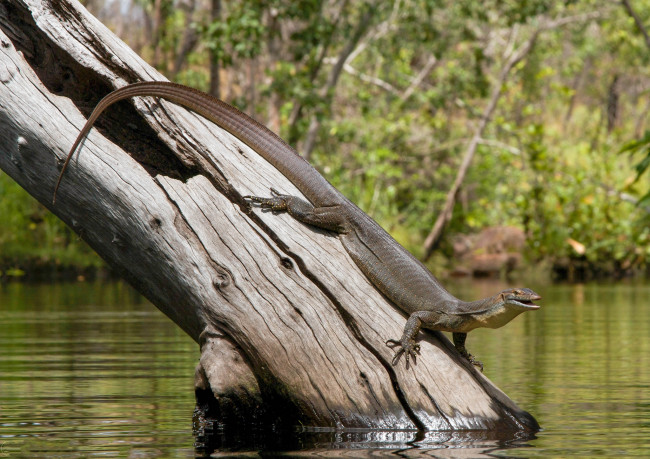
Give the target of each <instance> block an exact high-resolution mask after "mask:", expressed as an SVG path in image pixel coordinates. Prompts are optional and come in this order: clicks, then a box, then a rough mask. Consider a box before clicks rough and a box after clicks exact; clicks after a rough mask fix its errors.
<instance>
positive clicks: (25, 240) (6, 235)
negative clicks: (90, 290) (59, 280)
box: [0, 172, 103, 277]
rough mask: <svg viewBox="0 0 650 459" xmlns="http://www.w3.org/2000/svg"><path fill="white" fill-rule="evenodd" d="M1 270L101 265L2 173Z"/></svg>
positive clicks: (11, 272)
mask: <svg viewBox="0 0 650 459" xmlns="http://www.w3.org/2000/svg"><path fill="white" fill-rule="evenodd" d="M0 215H2V218H1V219H0V270H2V271H3V274H4V275H5V276H11V277H16V276H20V275H22V274H24V271H25V270H27V269H35V268H48V267H49V268H53V269H57V268H66V267H75V268H82V269H83V268H89V267H99V266H102V264H103V263H102V261H101V260H100V259H99V257H98V256H97V255H96V254H95V253H94V252H93V251H92V250H90V248H88V246H87V245H86V244H85V243H84V242H83V241H81V240H80V239H79V238H78V237H77V236H76V235H75V234H74V233H73V232H72V231H71V230H70V229H69V228H67V227H66V226H65V225H64V224H63V222H62V221H60V220H59V219H58V218H56V217H55V216H54V215H53V214H51V213H50V212H48V211H47V209H45V207H43V206H42V205H40V204H39V203H38V202H37V201H36V200H35V199H34V198H32V197H31V196H29V195H28V194H27V192H25V191H24V190H23V189H22V188H21V187H20V186H19V185H18V184H17V183H15V182H14V181H13V180H11V179H10V178H9V177H8V176H7V175H6V174H4V173H2V172H0Z"/></svg>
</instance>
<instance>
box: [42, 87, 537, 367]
mask: <svg viewBox="0 0 650 459" xmlns="http://www.w3.org/2000/svg"><path fill="white" fill-rule="evenodd" d="M136 96H153V97H160V98H162V99H166V100H169V101H171V102H174V103H177V104H179V105H182V106H184V107H187V108H189V109H191V110H193V111H195V112H197V113H198V114H200V115H202V116H204V117H206V118H207V119H209V120H210V121H212V122H214V123H215V124H216V125H218V126H219V127H221V128H223V129H225V130H226V131H228V132H229V133H230V134H232V135H234V136H235V137H237V138H238V139H239V140H241V141H242V142H244V143H245V144H246V145H248V146H249V147H251V148H252V149H253V150H254V151H256V152H257V153H258V154H259V155H260V156H262V157H263V158H264V159H265V160H267V161H268V162H270V163H271V164H272V165H273V166H274V167H276V168H277V169H278V170H279V171H280V172H281V173H282V174H283V175H284V176H285V177H286V178H288V179H289V180H290V181H291V182H292V183H293V184H294V185H295V186H296V187H297V188H298V189H299V190H300V191H301V192H302V193H303V194H304V195H305V197H306V198H307V199H308V201H309V202H308V201H305V200H304V199H301V198H298V197H295V196H288V195H282V194H280V193H278V192H277V191H275V190H272V196H271V197H270V198H263V197H257V196H247V197H246V198H247V199H248V200H249V201H250V202H253V203H257V204H258V205H260V206H261V207H264V208H268V209H272V210H274V211H278V212H283V211H286V212H288V213H289V214H290V215H292V216H293V217H294V218H296V219H297V220H299V221H301V222H303V223H307V224H309V225H314V226H317V227H319V228H324V229H327V230H330V231H334V232H336V233H338V234H339V237H340V240H341V242H342V243H343V246H344V247H345V249H346V250H347V252H348V253H349V254H350V256H351V257H352V259H353V260H354V262H355V263H356V264H357V266H358V267H359V268H360V269H361V271H363V273H364V274H365V275H366V276H367V277H368V279H370V281H371V282H372V283H373V284H374V285H375V286H376V287H377V288H378V289H379V290H380V291H381V292H382V293H384V294H385V295H386V296H387V297H388V298H389V299H390V300H391V301H392V302H393V303H395V305H396V306H398V307H399V308H400V309H402V310H403V311H405V312H406V313H408V314H409V315H410V317H409V319H408V321H407V323H406V327H405V329H404V333H403V335H402V338H401V339H400V340H399V341H396V340H389V341H387V343H386V344H387V345H388V346H389V347H391V348H393V349H396V352H395V356H394V357H393V365H397V363H398V362H399V360H400V358H401V356H402V355H405V360H406V366H407V368H408V366H409V361H410V359H411V358H412V359H413V361H414V362H415V358H416V355H417V354H418V353H419V350H420V348H419V345H418V344H416V343H415V338H416V336H417V334H418V332H419V330H420V328H421V327H424V328H429V329H432V330H443V331H448V332H452V333H454V343H455V345H456V348H457V349H458V350H459V352H460V353H461V354H462V355H463V356H464V357H465V358H467V359H468V360H469V361H470V362H471V363H473V364H476V363H477V362H476V361H475V360H473V357H471V355H470V354H469V353H468V352H467V350H466V349H465V345H464V343H465V337H466V334H467V332H468V331H470V330H473V329H474V328H477V327H489V328H497V327H501V326H503V325H505V324H506V323H507V322H509V321H510V320H512V319H513V318H514V317H515V316H517V315H518V314H520V313H521V312H524V311H526V310H532V309H538V308H539V306H537V305H535V304H533V303H532V301H535V300H537V299H539V298H540V296H539V295H537V294H536V293H534V292H533V291H532V290H529V289H511V290H505V291H503V292H501V293H499V294H498V295H495V296H494V297H490V298H486V299H484V300H479V301H474V302H464V301H461V300H459V299H458V298H456V297H454V296H453V295H452V294H450V293H449V292H448V291H447V290H446V289H445V288H444V287H443V286H442V285H441V284H440V282H439V281H438V280H437V279H436V278H435V277H434V276H433V274H431V272H430V271H429V270H428V269H427V268H426V267H425V266H424V265H423V264H422V263H421V262H420V261H419V260H418V259H417V258H415V257H414V256H413V255H412V254H411V253H410V252H409V251H407V250H406V249H405V248H404V247H402V246H401V245H400V244H398V243H397V242H396V241H395V240H394V239H393V238H392V237H391V236H390V235H389V234H388V233H387V232H386V231H384V230H383V229H382V228H381V227H380V226H379V225H378V224H377V223H376V222H375V221H374V220H373V219H371V218H370V217H369V216H368V215H366V214H365V213H364V212H363V211H362V210H361V209H359V208H358V207H357V206H356V205H354V204H353V203H352V202H351V201H349V200H348V199H347V198H345V197H344V196H343V195H342V194H341V193H339V192H338V191H337V190H336V189H335V188H334V187H333V186H332V185H331V184H330V183H329V182H328V181H327V180H325V179H324V178H323V177H322V176H321V175H320V174H319V173H318V171H316V169H314V168H313V167H312V166H311V165H309V163H307V162H306V161H305V160H304V159H303V158H301V157H300V156H299V155H298V154H297V153H296V151H295V150H294V149H293V148H291V147H290V146H289V145H287V144H286V143H285V142H284V141H283V140H282V139H280V138H279V137H278V136H277V135H275V134H274V133H273V132H271V131H269V130H268V129H267V128H266V127H264V126H262V125H261V124H259V123H258V122H256V121H255V120H253V119H252V118H250V117H249V116H248V115H246V114H244V113H242V112H240V111H239V110H237V109H236V108H234V107H231V106H230V105H228V104H226V103H225V102H223V101H221V100H219V99H217V98H215V97H212V96H210V95H208V94H205V93H203V92H201V91H197V90H195V89H192V88H188V87H185V86H181V85H178V84H174V83H168V82H142V83H135V84H132V85H128V86H125V87H123V88H120V89H117V90H115V91H113V92H111V93H110V94H108V95H107V96H106V97H104V98H103V99H102V100H101V101H100V102H99V104H97V107H95V110H93V113H92V114H91V115H90V117H89V118H88V121H87V122H86V124H85V126H84V127H83V129H82V130H81V132H80V133H79V136H78V137H77V140H76V141H75V143H74V144H73V146H72V148H71V149H70V152H69V153H68V156H67V158H66V161H65V163H64V165H63V168H62V169H61V174H60V175H59V180H58V182H57V184H56V187H55V189H54V195H53V202H55V201H56V192H57V190H58V188H59V185H60V184H61V180H62V178H63V174H64V172H65V170H66V169H67V167H68V164H69V162H70V159H71V158H72V156H73V155H74V152H75V150H76V149H77V147H78V146H79V143H80V142H81V140H82V139H83V138H84V137H85V136H86V135H87V134H88V132H89V131H90V129H91V128H92V126H93V123H94V122H95V120H96V119H97V118H98V117H99V115H100V114H101V113H102V112H103V111H104V110H105V109H106V108H108V107H109V106H110V105H112V104H113V103H115V102H117V101H119V100H122V99H127V98H130V97H136Z"/></svg>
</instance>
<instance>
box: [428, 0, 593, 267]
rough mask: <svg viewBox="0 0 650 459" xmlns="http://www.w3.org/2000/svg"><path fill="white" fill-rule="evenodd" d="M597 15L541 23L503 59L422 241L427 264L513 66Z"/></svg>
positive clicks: (449, 215)
mask: <svg viewBox="0 0 650 459" xmlns="http://www.w3.org/2000/svg"><path fill="white" fill-rule="evenodd" d="M600 14H601V12H600V11H594V12H590V13H587V14H581V15H576V16H568V17H563V18H559V19H555V20H548V21H544V22H543V24H542V25H540V26H539V27H538V28H536V29H535V30H534V31H533V32H532V33H531V36H530V37H529V38H528V40H526V41H525V42H524V43H523V44H522V45H520V46H519V48H517V49H516V50H514V51H512V52H509V53H508V56H506V60H505V63H504V64H503V67H502V68H501V71H500V72H499V76H498V78H497V79H496V81H495V82H494V84H493V86H492V92H491V94H490V100H489V101H488V103H487V105H486V106H485V108H484V109H483V114H482V115H481V119H480V120H479V122H478V125H477V126H476V128H475V129H474V134H473V136H472V138H471V140H470V141H469V144H468V145H467V148H466V150H465V154H464V155H463V159H462V161H461V164H460V167H459V168H458V172H457V173H456V178H455V180H454V183H453V184H452V186H451V188H450V190H449V192H448V193H447V198H446V199H445V204H444V206H443V208H442V211H441V212H440V214H439V215H438V218H437V219H436V221H435V223H434V224H433V228H432V229H431V232H430V233H429V234H428V235H427V238H426V239H425V241H424V260H428V259H429V257H430V256H431V254H432V253H433V251H434V250H435V249H436V247H437V246H438V243H439V242H440V239H441V238H442V234H443V232H444V229H445V227H446V226H447V223H449V221H450V220H451V216H452V213H453V210H454V205H455V204H456V195H457V194H458V190H460V187H461V186H462V184H463V181H464V180H465V175H467V171H468V170H469V167H470V165H471V163H472V160H473V159H474V154H475V153H476V147H477V146H478V145H479V143H480V141H481V138H482V137H483V134H484V132H485V129H486V128H487V126H488V124H489V123H490V121H491V119H492V115H493V114H494V111H495V109H496V107H497V104H498V102H499V99H500V98H501V94H502V90H503V85H504V84H505V83H506V81H507V80H508V77H509V76H510V72H511V71H512V69H513V68H514V67H515V65H517V64H518V63H519V62H521V60H522V59H524V58H525V57H526V56H527V55H528V53H530V51H531V50H532V49H533V47H534V46H535V43H536V41H537V38H538V37H539V35H540V34H541V33H542V32H543V31H545V30H550V29H554V28H557V27H561V26H564V25H566V24H571V23H573V22H578V21H585V20H590V19H594V18H597V17H599V16H600Z"/></svg>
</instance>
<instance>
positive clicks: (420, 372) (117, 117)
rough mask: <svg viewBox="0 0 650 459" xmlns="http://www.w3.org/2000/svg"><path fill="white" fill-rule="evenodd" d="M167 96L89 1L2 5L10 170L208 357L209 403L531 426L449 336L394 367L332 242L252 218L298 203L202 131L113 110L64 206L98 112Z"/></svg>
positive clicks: (433, 425)
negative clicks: (132, 86)
mask: <svg viewBox="0 0 650 459" xmlns="http://www.w3.org/2000/svg"><path fill="white" fill-rule="evenodd" d="M153 79H162V76H161V75H160V74H159V73H157V72H156V71H155V70H153V69H152V68H151V67H149V66H148V65H147V64H146V63H145V62H143V61H142V60H141V59H140V58H139V57H138V56H137V55H135V54H134V53H133V51H132V50H130V49H129V48H128V47H127V46H126V45H125V44H124V43H123V42H121V41H120V40H119V39H118V38H116V37H115V36H114V35H113V34H112V33H111V32H110V31H109V30H108V29H106V28H105V27H104V26H103V25H102V24H100V23H99V22H98V21H97V20H96V19H95V18H93V17H92V16H90V15H89V14H88V13H87V12H86V11H85V10H84V9H83V7H81V6H80V5H79V4H78V2H76V1H72V0H56V1H54V0H52V1H37V0H0V168H2V169H3V170H4V171H5V172H6V173H7V174H9V175H10V176H11V177H12V178H13V179H14V180H16V181H17V182H18V183H19V184H20V185H21V186H22V187H24V188H25V189H26V190H27V191H28V192H29V193H30V194H32V195H33V196H34V197H35V198H36V199H38V200H39V201H40V202H41V203H43V204H44V205H45V206H47V207H48V208H49V209H50V210H52V211H53V212H54V213H55V214H56V215H57V216H59V217H60V218H61V219H63V220H64V221H65V222H66V223H67V224H68V225H70V227H72V228H73V229H74V230H75V231H76V232H77V233H78V234H79V235H80V236H81V237H82V238H83V239H84V240H86V241H87V242H88V243H89V244H90V245H91V246H92V247H93V248H94V249H95V250H96V251H97V252H98V253H99V254H100V255H101V256H102V257H103V258H104V259H105V260H106V261H107V262H108V263H109V264H110V265H111V266H112V267H113V268H115V269H116V270H118V271H119V272H120V273H122V274H123V275H124V277H125V278H126V279H127V280H128V281H129V282H131V283H132V284H133V285H134V286H135V287H136V288H137V289H138V290H139V291H140V292H142V293H143V294H144V295H145V296H146V297H147V298H148V299H149V300H151V301H152V303H154V304H155V305H156V306H157V307H158V308H159V309H160V310H161V311H163V312H164V313H165V314H166V315H167V316H169V317H170V318H171V319H172V320H173V321H174V322H175V323H176V324H178V325H179V326H180V327H182V328H183V329H184V330H185V331H186V332H187V333H188V334H189V335H190V336H191V337H192V338H193V339H194V340H196V341H197V342H200V343H201V344H202V356H201V361H200V365H199V371H198V378H197V384H198V385H199V386H200V387H204V388H208V389H211V390H212V391H213V392H214V393H215V395H217V396H220V397H227V396H229V395H230V396H233V397H234V398H235V399H236V398H237V396H238V394H239V395H241V394H247V395H245V396H244V398H245V397H249V400H250V398H252V399H253V400H257V401H259V403H261V404H265V403H271V401H273V402H274V403H278V402H280V404H281V405H282V406H285V407H287V409H286V413H289V412H291V413H298V415H297V416H298V418H299V419H300V420H301V421H302V422H303V423H306V424H311V425H319V426H336V427H370V428H387V429H412V428H415V427H424V428H426V429H433V430H440V429H441V430H455V429H495V428H512V429H518V428H534V427H535V425H536V424H535V422H534V420H533V419H532V417H530V415H529V414H527V413H526V412H524V411H522V410H521V409H520V408H518V407H517V406H516V405H515V404H514V403H513V402H512V401H511V400H510V399H509V398H508V397H507V396H505V395H504V394H503V393H502V392H501V391H499V390H498V389H497V388H496V387H494V386H493V385H492V383H490V382H489V381H488V380H487V379H486V378H485V377H484V376H483V375H481V374H480V373H478V372H477V371H476V370H475V369H474V368H473V367H471V366H470V365H468V364H467V363H466V362H465V361H463V360H461V359H460V358H459V356H458V354H457V353H456V351H455V350H454V349H453V346H451V345H450V343H449V341H448V340H447V339H446V338H444V337H442V335H441V334H438V333H427V334H426V335H425V336H423V340H422V342H421V344H422V356H421V358H420V359H419V362H418V365H417V366H415V367H414V368H411V369H409V370H406V369H405V367H404V365H403V363H402V364H401V365H400V366H399V367H396V368H393V367H392V366H391V365H390V364H389V362H390V359H391V357H392V355H391V354H392V352H391V350H390V349H388V348H387V347H386V346H385V345H384V342H385V340H386V339H387V338H397V337H399V336H400V334H401V331H402V328H403V326H404V322H405V318H404V317H403V315H402V314H401V313H400V312H399V311H398V310H397V309H396V308H395V307H394V306H393V305H391V304H390V303H388V302H387V301H386V300H385V299H384V298H383V296H382V295H381V294H380V293H379V292H378V291H377V290H376V289H375V288H374V287H373V286H372V285H371V284H370V283H369V282H368V280H367V279H366V278H365V277H364V276H363V274H362V273H361V272H360V271H359V270H358V269H357V268H356V266H355V265H354V264H353V262H352V261H351V260H350V258H349V257H348V255H347V254H346V253H345V251H344V249H343V247H342V246H341V244H340V243H339V241H338V239H337V238H336V237H333V236H332V235H330V234H327V233H325V232H323V231H318V230H315V229H314V228H310V227H307V226H304V225H301V224H300V223H297V222H295V221H293V220H292V219H291V218H290V217H288V216H286V215H272V214H270V213H264V212H261V211H259V210H258V209H254V210H250V209H247V208H246V206H245V205H244V204H243V200H242V198H241V197H242V196H244V195H247V194H257V195H265V194H267V193H268V190H269V188H270V187H271V186H273V187H275V188H277V189H279V190H281V191H282V192H286V193H290V194H300V193H299V192H298V191H297V190H296V189H295V188H294V187H293V186H292V185H291V184H290V183H289V182H288V181H287V180H286V179H285V178H284V177H283V176H282V175H281V174H279V173H278V172H277V171H276V170H275V169H274V168H273V167H271V166H270V165H269V164H268V163H266V162H265V161H264V160H262V159H261V158H260V157H259V156H258V155H257V154H256V153H255V152H253V151H252V150H250V149H249V148H248V147H246V146H245V145H243V144H241V143H240V142H239V141H237V140H236V139H234V138H233V137H231V136H230V135H228V134H227V133H224V132H223V131H221V130H220V129H218V128H217V127H216V126H214V125H212V124H211V123H210V122H208V121H206V120H204V119H203V118H201V117H199V116H198V115H195V114H193V113H191V112H188V111H186V110H184V109H182V108H180V107H177V106H175V105H173V104H171V103H166V102H160V101H156V100H153V99H136V100H134V101H132V102H123V103H121V104H120V105H119V106H115V107H112V108H111V109H109V112H112V114H110V113H107V115H106V116H104V117H103V119H102V120H101V121H100V123H99V126H100V129H93V130H92V131H91V133H90V135H89V137H88V139H87V140H86V142H85V143H84V144H83V145H82V147H81V150H80V152H79V154H78V155H77V156H76V158H75V160H74V161H73V162H72V163H71V167H70V168H69V169H68V173H67V174H66V177H65V179H64V182H63V184H62V187H61V189H60V190H59V194H58V197H57V203H56V205H52V204H51V199H52V191H53V187H54V183H55V180H56V178H57V175H58V173H59V170H60V167H61V164H62V159H63V158H64V156H65V154H66V153H67V151H68V148H69V147H70V146H71V145H72V143H73V141H74V139H75V137H76V135H77V134H78V132H79V130H80V128H81V127H82V125H83V123H84V120H85V118H86V116H88V114H89V112H90V110H91V109H92V107H93V106H94V105H95V103H96V102H97V101H98V100H99V98H101V97H102V96H103V95H105V94H106V93H108V92H109V91H110V90H111V89H113V88H116V87H119V86H122V85H124V84H126V83H129V82H135V81H138V80H153ZM178 170H181V171H182V173H181V174H178V173H177V172H176V171H178ZM501 333H507V329H506V330H505V331H501ZM233 394H235V395H233Z"/></svg>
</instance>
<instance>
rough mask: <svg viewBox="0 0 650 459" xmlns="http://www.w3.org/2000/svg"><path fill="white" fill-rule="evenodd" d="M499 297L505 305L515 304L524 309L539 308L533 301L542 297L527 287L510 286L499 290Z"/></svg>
mask: <svg viewBox="0 0 650 459" xmlns="http://www.w3.org/2000/svg"><path fill="white" fill-rule="evenodd" d="M501 298H502V299H503V302H504V304H505V305H506V306H508V305H511V306H516V307H518V308H521V309H523V310H525V311H530V310H533V309H539V305H537V304H535V303H534V301H537V300H540V299H542V297H541V296H539V295H538V294H537V293H535V292H533V291H532V290H531V289H529V288H510V289H508V290H504V291H503V292H501Z"/></svg>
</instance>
